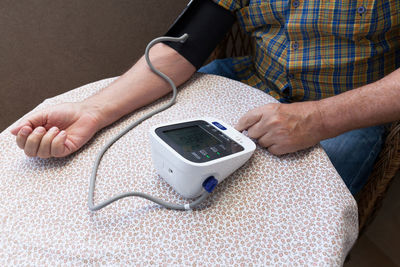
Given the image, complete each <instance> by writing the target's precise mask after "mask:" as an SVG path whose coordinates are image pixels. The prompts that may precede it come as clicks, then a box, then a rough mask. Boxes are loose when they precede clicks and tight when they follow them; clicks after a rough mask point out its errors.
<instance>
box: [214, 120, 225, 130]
mask: <svg viewBox="0 0 400 267" xmlns="http://www.w3.org/2000/svg"><path fill="white" fill-rule="evenodd" d="M212 124H214V125H215V126H217V127H218V128H220V129H221V130H226V127H225V126H223V125H222V124H220V123H219V122H217V121H213V122H212Z"/></svg>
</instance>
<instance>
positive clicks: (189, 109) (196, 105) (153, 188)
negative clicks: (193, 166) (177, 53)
mask: <svg viewBox="0 0 400 267" xmlns="http://www.w3.org/2000/svg"><path fill="white" fill-rule="evenodd" d="M113 80H114V78H111V79H105V80H101V81H98V82H94V83H91V84H88V85H85V86H82V87H80V88H77V89H74V90H72V91H69V92H67V93H65V94H62V95H59V96H57V97H54V98H50V99H47V100H45V101H44V102H43V103H42V104H40V105H39V106H38V107H37V108H36V109H41V108H45V107H48V106H50V105H53V104H57V103H61V102H65V101H79V100H82V99H84V98H86V97H88V96H89V95H91V94H93V93H95V92H97V91H98V90H100V89H101V88H104V87H105V86H107V85H108V84H109V83H111V82H112V81H113ZM169 97H170V96H167V97H165V98H163V99H161V100H159V101H157V102H156V103H154V104H152V105H150V106H148V107H145V108H142V109H140V110H138V111H137V112H134V113H133V114H130V115H128V116H125V117H124V118H122V119H121V120H119V121H117V122H116V123H114V124H113V125H111V126H109V127H107V128H105V129H103V130H101V131H100V132H99V133H98V134H96V135H95V136H94V138H93V139H92V140H91V141H89V143H88V144H87V145H85V146H84V147H83V148H82V149H80V150H79V151H78V152H76V153H75V154H73V155H70V156H68V157H66V158H59V159H57V158H52V159H39V158H28V157H26V156H25V155H24V153H23V151H22V150H20V149H18V148H17V146H16V144H15V140H14V136H12V135H11V134H10V133H9V130H8V129H7V130H5V131H4V132H2V133H1V134H0V140H1V141H0V150H1V154H0V168H1V170H2V171H1V174H0V265H1V266H4V265H50V266H52V265H67V264H69V265H82V264H83V265H122V266H126V265H220V266H226V265H246V266H247V265H253V264H254V265H264V266H265V265H279V266H285V265H286V266H289V265H290V266H295V265H324V266H325V265H341V264H342V263H343V261H344V259H345V256H346V255H347V253H348V251H349V250H350V248H351V247H352V245H353V244H354V242H355V240H356V238H357V235H358V217H357V205H356V202H355V200H354V198H353V197H352V196H351V194H350V192H349V191H348V190H347V188H346V186H345V184H344V183H343V181H342V180H341V178H340V176H339V175H338V174H337V172H336V170H335V169H334V167H333V166H332V164H331V163H330V161H329V159H328V157H327V156H326V154H325V152H324V151H323V149H322V148H321V146H320V145H317V146H315V147H313V148H310V149H307V150H304V151H300V152H297V153H293V154H290V155H285V156H280V157H277V156H273V155H271V154H270V153H269V152H268V151H267V150H266V149H263V148H261V147H257V149H256V152H255V154H254V155H253V157H252V158H251V159H250V161H249V162H247V163H246V164H245V165H244V166H243V167H242V168H241V169H239V170H238V171H236V172H235V173H234V174H233V175H231V177H228V178H227V179H226V180H224V182H223V183H221V184H220V185H219V186H218V187H217V189H216V190H215V192H214V193H213V194H212V195H211V196H210V198H209V199H208V200H206V203H205V204H204V206H203V208H202V209H200V210H194V211H172V210H167V209H163V208H160V207H159V206H157V205H155V204H153V203H151V202H149V201H147V200H143V199H139V198H129V199H124V200H121V201H119V202H117V203H115V204H113V205H110V206H108V207H106V208H104V209H103V210H100V211H98V212H90V211H89V209H88V207H87V193H88V183H89V177H90V171H91V168H92V164H93V162H94V159H95V156H96V154H97V152H98V151H99V150H100V148H101V147H102V146H103V145H104V144H105V143H106V141H107V140H109V139H110V138H111V137H112V136H114V135H115V134H117V133H118V132H119V131H120V130H121V129H123V128H124V127H125V126H127V125H128V124H129V123H130V122H132V121H134V120H135V119H137V118H139V117H140V116H142V115H143V114H144V113H147V112H148V111H149V110H152V109H155V108H157V107H159V106H160V105H162V104H164V103H166V102H167V101H168V100H169ZM274 101H275V100H274V99H273V98H272V97H270V96H268V95H267V94H265V93H263V92H261V91H259V90H257V89H254V88H251V87H249V86H247V85H245V84H242V83H240V82H236V81H233V80H230V79H226V78H223V77H219V76H214V75H204V74H203V75H202V74H196V75H195V76H194V77H193V78H192V79H191V80H189V81H188V82H187V83H185V84H184V85H183V86H181V88H180V89H179V93H178V97H177V103H176V104H175V105H174V106H172V107H171V108H170V109H168V110H167V111H165V112H163V113H160V114H157V115H155V116H154V117H152V118H151V119H149V120H147V121H145V122H143V123H142V124H140V125H139V126H138V127H136V128H135V129H133V130H132V131H131V132H129V133H128V134H127V135H126V136H124V137H122V138H121V139H120V140H119V141H118V142H117V143H115V144H114V145H113V146H112V147H111V148H110V150H109V151H108V152H107V153H106V154H105V156H104V157H103V161H102V163H101V165H100V168H99V170H98V178H97V186H96V192H95V203H99V202H100V201H101V200H104V199H106V198H109V197H111V196H113V195H115V194H117V193H120V192H125V191H132V190H134V191H141V192H146V193H150V194H152V195H154V196H156V197H159V198H163V199H165V200H168V201H173V202H180V203H186V202H187V200H185V199H183V198H182V197H180V196H179V195H178V194H177V193H175V192H174V191H173V189H171V187H170V186H169V185H168V184H166V183H165V182H164V181H163V180H162V178H160V177H159V176H157V174H156V172H155V170H154V168H153V166H152V163H151V156H150V144H149V138H148V129H149V128H150V126H152V125H154V124H159V123H162V122H166V121H174V120H181V119H186V118H190V117H198V116H213V117H217V118H220V119H221V120H222V121H225V122H227V123H230V124H231V125H234V124H235V123H236V122H237V120H238V119H239V118H240V116H241V115H243V114H244V113H245V112H246V111H247V110H249V109H251V108H254V107H257V106H260V105H264V104H267V103H271V102H274ZM36 109H35V110H36Z"/></svg>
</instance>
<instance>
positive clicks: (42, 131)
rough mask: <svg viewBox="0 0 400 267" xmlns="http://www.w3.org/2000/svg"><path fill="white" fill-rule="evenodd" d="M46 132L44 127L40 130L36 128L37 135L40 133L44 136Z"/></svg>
mask: <svg viewBox="0 0 400 267" xmlns="http://www.w3.org/2000/svg"><path fill="white" fill-rule="evenodd" d="M45 131H46V130H45V129H44V128H42V127H39V128H36V129H35V132H36V133H38V134H42V133H44V132H45Z"/></svg>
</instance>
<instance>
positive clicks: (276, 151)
mask: <svg viewBox="0 0 400 267" xmlns="http://www.w3.org/2000/svg"><path fill="white" fill-rule="evenodd" d="M268 151H269V153H271V154H273V155H275V156H281V155H283V154H287V153H289V152H287V151H284V150H283V149H282V148H281V147H280V146H278V145H272V146H270V147H268Z"/></svg>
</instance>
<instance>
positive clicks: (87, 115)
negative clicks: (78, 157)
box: [11, 102, 101, 158]
mask: <svg viewBox="0 0 400 267" xmlns="http://www.w3.org/2000/svg"><path fill="white" fill-rule="evenodd" d="M99 125H100V123H99V113H98V112H97V111H96V110H95V109H94V108H92V107H89V106H88V105H85V104H83V103H82V102H79V103H64V104H60V105H56V106H52V107H50V108H47V109H46V110H43V111H38V112H35V113H33V114H31V115H28V116H26V117H25V118H23V119H22V120H21V122H20V123H19V124H18V125H17V126H15V127H14V128H12V129H11V133H12V134H13V135H15V136H16V141H17V145H18V147H19V148H21V149H23V150H24V152H25V154H26V155H27V156H29V157H36V156H37V157H41V158H49V157H64V156H67V155H69V154H71V153H73V152H75V151H77V150H78V149H79V148H81V147H82V146H83V145H84V144H85V143H86V142H87V141H88V140H89V139H90V138H91V137H92V136H93V135H94V134H95V133H96V132H97V131H98V130H100V129H101V127H100V126H99Z"/></svg>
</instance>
